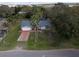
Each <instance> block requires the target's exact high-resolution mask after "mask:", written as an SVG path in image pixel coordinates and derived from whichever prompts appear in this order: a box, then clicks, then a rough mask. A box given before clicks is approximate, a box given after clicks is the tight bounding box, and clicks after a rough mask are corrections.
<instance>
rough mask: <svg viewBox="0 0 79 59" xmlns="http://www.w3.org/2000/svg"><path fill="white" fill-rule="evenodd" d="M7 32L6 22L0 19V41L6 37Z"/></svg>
mask: <svg viewBox="0 0 79 59" xmlns="http://www.w3.org/2000/svg"><path fill="white" fill-rule="evenodd" d="M7 31H8V26H7V21H6V19H4V18H0V41H1V40H2V39H3V38H4V37H5V36H6V33H7Z"/></svg>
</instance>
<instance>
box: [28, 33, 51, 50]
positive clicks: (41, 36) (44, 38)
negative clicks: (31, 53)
mask: <svg viewBox="0 0 79 59" xmlns="http://www.w3.org/2000/svg"><path fill="white" fill-rule="evenodd" d="M36 34H37V35H38V36H37V39H36V42H35V32H31V34H30V37H29V39H28V41H27V49H32V50H42V49H44V50H45V49H50V48H51V46H50V42H49V37H48V33H45V32H37V33H36Z"/></svg>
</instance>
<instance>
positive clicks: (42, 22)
mask: <svg viewBox="0 0 79 59" xmlns="http://www.w3.org/2000/svg"><path fill="white" fill-rule="evenodd" d="M50 27H51V24H50V21H49V20H47V19H42V20H40V21H39V24H38V28H39V29H41V30H45V29H49V28H50Z"/></svg>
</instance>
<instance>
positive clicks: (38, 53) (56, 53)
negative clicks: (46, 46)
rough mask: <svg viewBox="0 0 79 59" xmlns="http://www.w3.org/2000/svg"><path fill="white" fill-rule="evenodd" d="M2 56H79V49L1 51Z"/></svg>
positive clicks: (0, 55)
mask: <svg viewBox="0 0 79 59" xmlns="http://www.w3.org/2000/svg"><path fill="white" fill-rule="evenodd" d="M0 57H79V50H75V49H70V50H44V51H43V50H41V51H32V50H26V51H25V50H11V51H0Z"/></svg>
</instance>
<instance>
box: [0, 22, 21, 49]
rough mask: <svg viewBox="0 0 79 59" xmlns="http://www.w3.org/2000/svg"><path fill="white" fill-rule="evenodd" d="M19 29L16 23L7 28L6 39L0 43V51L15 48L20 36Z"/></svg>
mask: <svg viewBox="0 0 79 59" xmlns="http://www.w3.org/2000/svg"><path fill="white" fill-rule="evenodd" d="M19 29H20V27H19V24H18V23H17V24H15V25H14V26H12V27H10V28H9V31H8V33H7V35H6V37H5V38H4V39H3V40H2V41H1V42H0V50H9V49H12V48H14V47H15V46H16V44H17V39H18V37H19V34H20V33H19Z"/></svg>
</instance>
